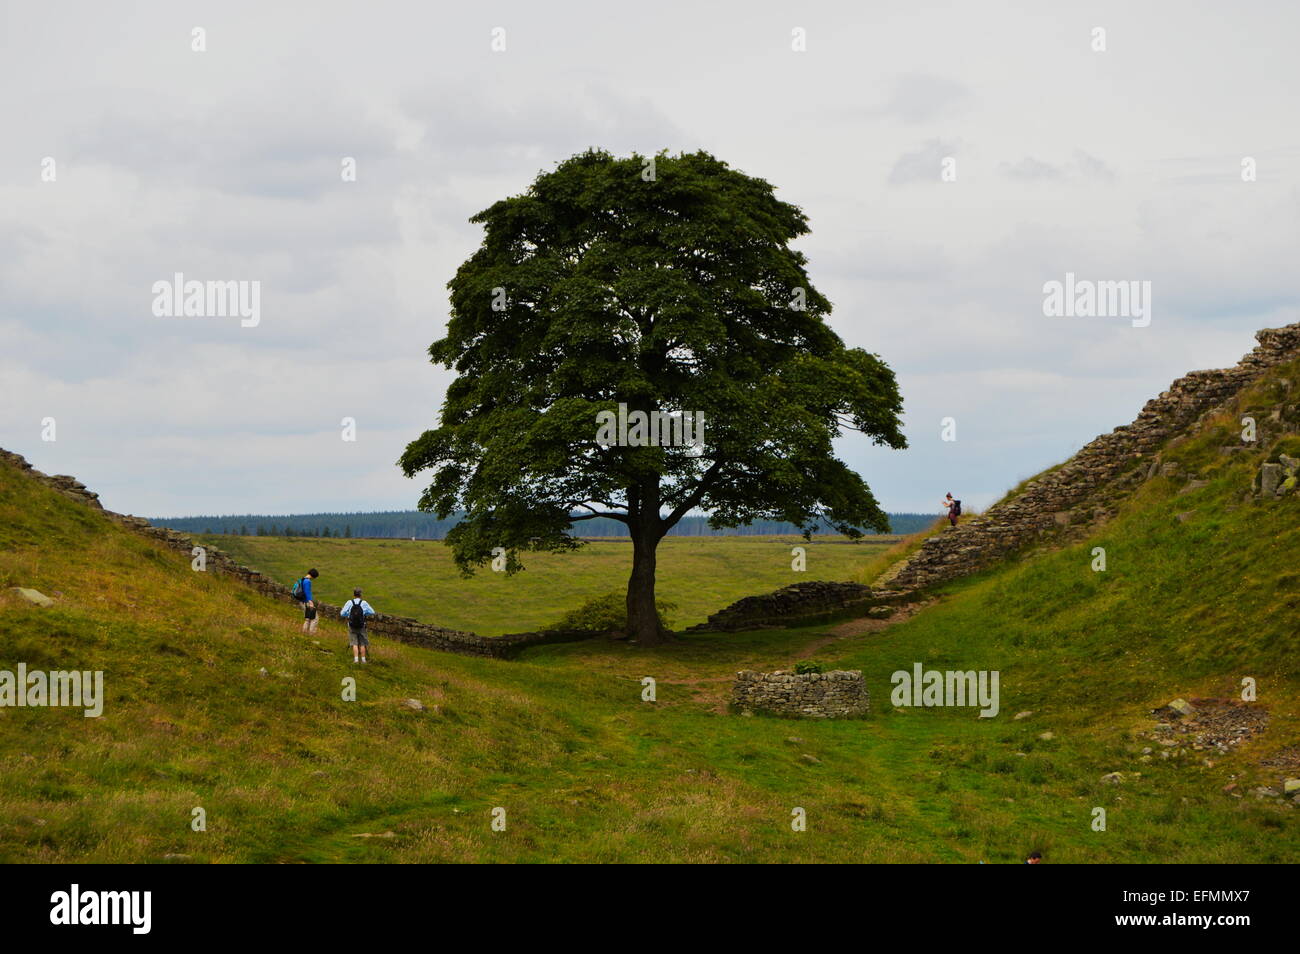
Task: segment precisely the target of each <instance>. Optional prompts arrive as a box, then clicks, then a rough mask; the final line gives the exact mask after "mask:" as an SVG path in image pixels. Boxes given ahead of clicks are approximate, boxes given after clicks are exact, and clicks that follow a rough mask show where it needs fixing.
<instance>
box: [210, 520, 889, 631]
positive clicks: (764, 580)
mask: <svg viewBox="0 0 1300 954" xmlns="http://www.w3.org/2000/svg"><path fill="white" fill-rule="evenodd" d="M196 539H198V540H200V541H201V542H206V543H209V544H211V545H212V546H216V547H219V548H220V549H222V550H225V551H226V552H227V553H229V554H230V555H231V556H232V557H234V558H235V559H236V560H238V561H239V562H240V563H243V564H245V565H246V566H251V567H253V568H254V569H257V570H261V571H262V572H263V573H266V574H268V575H269V576H272V577H274V578H275V579H279V580H282V581H283V582H284V583H285V584H286V585H288V584H290V583H292V581H293V580H294V579H295V578H296V577H297V576H299V575H301V574H302V573H304V572H305V571H306V570H307V569H309V568H310V567H313V566H314V567H316V568H317V569H318V570H320V572H321V576H320V577H319V578H318V579H317V580H316V582H315V583H314V584H313V591H314V592H315V593H317V594H318V595H319V596H320V598H321V599H323V600H324V601H326V602H328V603H334V604H336V605H341V604H342V603H343V602H344V601H346V600H347V599H348V598H349V597H350V596H351V595H352V589H353V587H354V586H360V587H361V588H362V590H363V591H364V592H365V594H366V598H367V600H369V601H370V602H371V603H372V604H373V605H374V607H375V608H376V609H378V610H379V611H380V612H386V613H396V614H397V615H399V616H413V617H415V618H416V619H419V620H423V621H424V622H426V623H435V624H437V625H440V626H448V627H451V628H452V629H463V630H470V631H473V632H477V633H480V634H482V635H484V636H500V635H502V634H503V633H519V632H527V631H529V630H534V629H541V628H544V627H547V626H550V625H553V624H554V623H556V622H557V621H558V620H559V619H560V618H561V617H562V616H564V615H565V614H566V613H568V612H570V611H571V610H575V609H577V608H578V607H580V606H581V605H582V604H583V603H585V602H587V601H588V600H590V599H593V598H595V597H598V596H602V595H604V594H606V593H610V592H616V591H618V592H621V591H624V590H626V588H627V577H628V573H629V571H630V570H631V567H632V546H631V544H630V543H629V542H627V541H626V540H594V541H592V542H590V543H588V544H587V545H586V546H584V547H582V548H580V549H578V550H576V551H574V552H572V553H561V554H556V553H530V554H523V560H524V565H525V566H526V567H527V569H525V570H524V571H523V572H521V573H517V574H515V575H514V576H512V577H507V576H506V575H505V574H504V573H494V572H492V570H491V569H490V568H487V567H485V568H483V569H481V570H478V571H476V572H475V574H474V575H473V576H472V577H469V578H465V577H462V576H461V575H460V573H459V571H457V569H456V566H455V564H454V563H453V562H452V558H451V551H450V550H449V549H448V548H447V546H446V545H444V544H443V543H442V542H441V541H435V540H421V541H411V540H333V539H315V538H312V539H292V538H290V539H284V538H281V537H230V536H211V537H203V536H200V537H197V538H196ZM897 539H898V538H897V537H893V536H882V537H867V538H864V539H863V540H862V541H859V542H857V543H854V542H850V541H847V540H845V539H844V538H842V537H827V538H821V539H818V538H814V542H812V543H808V542H805V541H804V540H803V539H802V538H801V537H797V536H791V537H747V536H731V537H665V538H664V540H663V542H662V543H660V545H659V554H658V562H657V568H658V574H657V595H658V597H659V598H660V599H663V600H667V601H669V602H671V603H674V604H676V606H677V609H675V610H674V611H673V612H672V614H671V620H672V625H673V626H674V628H678V629H681V628H685V627H687V626H691V625H694V624H695V623H702V622H704V620H705V619H706V618H707V617H708V615H709V614H710V613H715V612H717V611H718V610H720V609H722V608H723V607H724V606H727V605H729V604H731V603H734V602H735V601H736V600H738V599H740V598H741V597H744V596H752V595H754V594H756V593H766V592H769V591H771V590H774V589H777V588H778V587H782V586H788V585H789V584H791V583H798V582H800V581H801V580H810V579H814V580H848V579H850V578H851V577H853V576H854V575H855V574H856V572H857V570H858V568H859V567H860V566H861V564H862V563H863V562H864V561H865V560H868V559H870V558H871V556H872V555H873V554H875V553H879V552H881V551H883V550H885V549H887V548H888V547H889V546H890V545H891V544H893V543H894V542H895V541H896V540H897ZM796 546H802V547H804V548H805V550H806V552H807V569H806V570H805V571H802V572H797V571H795V570H793V569H791V561H792V559H793V557H792V556H791V550H792V549H793V548H794V547H796Z"/></svg>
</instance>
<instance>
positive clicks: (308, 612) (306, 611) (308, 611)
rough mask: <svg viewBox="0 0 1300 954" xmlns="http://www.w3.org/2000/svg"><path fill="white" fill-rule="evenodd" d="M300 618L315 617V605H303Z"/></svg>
mask: <svg viewBox="0 0 1300 954" xmlns="http://www.w3.org/2000/svg"><path fill="white" fill-rule="evenodd" d="M302 618H303V619H315V618H316V607H314V606H304V607H303V612H302Z"/></svg>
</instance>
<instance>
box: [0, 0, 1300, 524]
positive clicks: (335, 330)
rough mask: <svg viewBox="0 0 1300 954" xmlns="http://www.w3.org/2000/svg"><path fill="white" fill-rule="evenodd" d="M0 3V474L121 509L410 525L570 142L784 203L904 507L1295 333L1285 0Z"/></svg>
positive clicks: (1022, 467)
mask: <svg viewBox="0 0 1300 954" xmlns="http://www.w3.org/2000/svg"><path fill="white" fill-rule="evenodd" d="M619 10H622V11H623V12H621V13H619V12H616V11H619ZM0 11H2V12H0V446H3V447H4V448H6V449H9V450H13V451H17V452H19V453H22V454H24V455H25V456H26V457H27V458H28V459H29V460H31V461H32V463H33V464H34V465H35V466H36V467H38V468H40V469H42V470H45V471H47V472H51V473H71V474H74V475H76V476H77V477H78V478H79V479H81V480H83V481H85V482H86V483H87V484H88V485H89V486H90V487H91V488H92V489H94V490H97V491H98V492H99V493H100V494H101V497H102V499H103V501H104V503H105V505H106V506H108V507H110V508H112V509H114V510H119V511H124V512H133V513H137V514H144V515H151V516H179V515H188V514H215V513H246V512H263V513H292V512H298V513H301V512H306V511H317V510H377V509H407V508H411V507H414V505H415V502H416V499H417V497H418V495H419V492H420V489H421V484H420V483H419V482H416V481H408V480H407V479H406V478H404V477H403V476H402V475H401V473H400V472H399V470H398V469H397V467H396V466H395V464H394V462H395V461H396V459H397V457H398V456H399V454H400V453H401V451H402V449H403V448H404V446H405V445H406V443H407V442H408V441H410V440H411V439H413V438H414V437H416V436H418V435H419V433H420V432H421V431H422V430H424V429H425V428H427V427H431V426H433V425H434V424H435V422H436V418H437V411H438V408H439V407H440V405H441V401H442V395H443V390H444V388H445V387H446V385H447V383H448V381H449V373H448V372H446V371H444V370H442V369H441V368H435V367H434V366H432V365H431V364H429V362H428V359H427V355H426V353H425V351H426V348H427V347H428V345H429V344H430V343H431V342H432V341H433V340H435V339H436V338H438V337H441V335H442V333H443V330H444V326H445V322H446V318H447V297H446V289H445V286H446V283H447V281H448V279H449V278H450V277H451V276H452V274H453V273H454V271H455V269H456V268H457V266H458V265H459V264H460V262H462V261H463V260H464V259H465V258H466V257H468V256H469V255H470V254H471V253H472V252H473V250H474V249H475V248H476V246H477V244H478V242H479V239H480V234H481V233H480V230H479V229H478V227H476V226H472V225H470V224H469V223H468V221H467V219H468V218H469V217H470V216H471V215H472V214H474V213H475V212H478V211H479V210H481V209H483V208H486V207H487V206H488V205H490V204H491V203H492V202H494V201H496V200H497V199H500V198H502V197H505V196H507V195H514V194H518V193H519V192H521V191H523V190H525V189H526V188H527V186H528V184H529V183H530V182H531V181H532V179H533V178H534V177H535V176H536V175H537V173H538V172H540V171H543V170H547V169H550V168H552V167H553V166H554V164H555V163H556V162H558V161H560V160H562V159H564V158H566V157H568V156H570V155H572V154H574V153H577V152H580V151H583V150H584V149H586V148H588V147H590V146H597V147H602V148H605V149H608V150H610V151H613V152H615V153H618V154H627V153H630V152H632V151H637V152H641V153H646V152H655V151H657V150H660V149H668V150H671V151H673V152H678V151H683V150H685V151H692V150H696V149H706V150H708V151H710V152H712V153H713V154H714V155H716V156H718V157H719V158H721V159H723V160H725V161H726V162H728V163H729V164H730V165H732V166H733V167H735V168H737V169H740V170H741V171H743V172H746V173H749V174H751V175H756V176H760V177H762V178H765V179H767V180H768V181H770V182H772V183H773V184H775V185H776V186H777V187H778V195H779V196H780V197H781V198H782V199H784V200H786V201H788V202H792V203H794V204H796V205H799V206H800V207H802V208H803V209H804V211H805V212H806V213H807V215H808V217H809V219H810V222H811V226H812V234H811V235H810V236H807V237H806V238H805V239H803V240H802V241H801V242H800V245H799V247H800V248H802V249H803V250H804V251H805V252H806V254H807V255H808V257H809V264H810V273H811V277H812V280H813V282H814V284H815V285H816V286H817V287H818V289H819V290H820V291H821V292H822V293H823V294H824V295H826V296H827V297H828V298H829V299H830V300H831V302H832V303H833V304H834V306H835V308H834V312H833V314H832V315H831V319H830V321H831V325H832V326H833V327H834V328H835V330H836V331H837V332H838V333H839V334H840V335H841V336H842V337H843V338H844V339H845V340H846V341H847V342H848V343H849V344H850V345H852V346H858V347H863V348H866V349H868V350H869V351H872V352H875V353H877V354H879V355H881V356H882V357H883V358H884V359H885V361H886V362H888V363H889V364H890V365H891V366H892V367H893V368H894V370H895V371H896V373H897V374H898V377H899V380H900V383H901V386H902V390H903V396H904V400H905V402H906V419H905V423H906V432H907V435H908V439H909V441H910V443H911V448H910V449H909V450H906V451H901V452H900V451H887V450H881V449H877V448H872V447H870V446H868V444H867V442H866V441H865V440H864V439H861V438H859V437H857V436H856V435H853V436H848V437H846V438H845V439H843V440H842V441H841V442H840V445H839V449H840V453H841V456H842V457H843V458H844V459H845V460H846V461H848V462H849V463H850V464H851V465H852V466H854V467H855V468H857V469H858V470H860V471H861V472H862V473H863V475H864V476H865V477H866V479H867V481H868V483H869V484H870V485H871V487H872V489H873V490H874V491H875V493H876V495H877V497H878V498H879V499H880V501H881V503H882V504H883V505H884V506H885V507H886V508H887V509H890V510H895V511H900V510H936V511H937V509H938V501H939V498H940V497H941V496H942V495H943V493H944V492H945V491H949V490H951V491H952V492H953V493H954V494H955V495H957V496H958V497H961V498H963V500H964V501H965V503H966V506H967V507H968V508H970V507H980V506H984V505H987V504H988V503H991V502H992V501H993V500H995V499H996V498H997V497H998V496H1000V495H1001V493H1002V492H1003V491H1005V490H1006V489H1007V488H1008V487H1010V486H1012V485H1014V484H1015V483H1016V482H1017V481H1019V480H1020V479H1022V478H1024V477H1026V476H1029V475H1031V474H1033V473H1036V472H1037V471H1039V470H1041V469H1042V468H1044V467H1046V466H1049V465H1051V464H1053V463H1056V462H1058V461H1060V460H1061V459H1063V458H1064V457H1066V456H1068V455H1069V454H1070V453H1072V452H1073V451H1075V450H1077V449H1078V448H1079V447H1080V446H1082V445H1083V444H1084V443H1086V442H1087V441H1089V440H1091V439H1092V438H1093V437H1095V436H1097V435H1098V434H1099V433H1102V432H1105V431H1108V430H1110V429H1111V428H1113V427H1115V426H1117V425H1119V424H1124V423H1127V422H1129V421H1130V420H1132V419H1133V417H1134V416H1135V415H1136V413H1137V412H1138V410H1139V409H1140V408H1141V405H1142V404H1143V402H1144V401H1145V400H1147V399H1148V398H1150V397H1153V396H1154V395H1156V394H1157V393H1159V392H1160V391H1161V390H1163V389H1164V388H1165V387H1166V386H1167V385H1168V384H1169V382H1170V381H1171V380H1173V379H1174V378H1176V377H1178V376H1180V375H1181V374H1183V373H1185V372H1187V371H1189V370H1192V369H1196V368H1204V367H1222V366H1227V365H1231V364H1233V363H1235V362H1236V361H1237V360H1238V359H1239V358H1240V356H1241V355H1242V354H1243V353H1244V352H1246V351H1248V350H1249V349H1250V348H1251V347H1252V346H1253V344H1254V342H1253V333H1254V331H1255V330H1256V329H1258V328H1263V327H1273V326H1277V325H1283V324H1288V323H1291V322H1295V321H1300V304H1298V303H1300V288H1298V285H1300V268H1298V267H1297V251H1300V185H1298V182H1300V174H1298V171H1297V170H1300V127H1298V126H1297V123H1296V117H1297V115H1300V109H1298V108H1297V98H1298V93H1300V82H1298V81H1300V56H1297V50H1296V37H1297V36H1300V29H1298V28H1300V8H1298V7H1297V5H1295V4H1293V3H1289V2H1278V3H1249V2H1247V3H1237V4H1231V5H1228V4H1210V3H1204V4H1202V3H1189V2H1170V3H1141V4H1134V3H1131V2H1127V3H1114V4H1110V3H1077V4H1058V3H1052V4H1044V3H1040V2H1025V3H1006V4H1002V3H998V4H991V3H990V4H978V3H952V4H946V3H932V4H926V3H908V4H864V3H860V2H843V3H839V2H835V3H832V2H816V3H810V2H806V0H804V2H786V3H755V2H744V3H700V2H690V3H684V2H661V3H656V4H615V3H611V2H608V0H605V2H592V3H567V2H548V3H544V4H543V3H538V2H536V0H531V2H524V3H463V4H450V3H416V2H404V3H396V2H391V3H385V2H374V0H368V2H365V3H360V2H357V3H346V4H343V3H338V4H326V3H316V2H313V3H307V2H301V3H295V4H289V3H283V4H267V3H264V2H257V3H240V2H228V0H227V2H221V3H161V2H160V3H117V2H115V3H112V4H106V3H99V2H83V3H61V4H57V5H55V4H49V3H46V2H24V0H14V2H10V0H0ZM196 27H200V28H202V29H203V30H204V31H205V39H206V51H204V52H195V51H194V50H193V49H192V44H193V34H192V30H193V29H194V28H196ZM496 27H501V28H504V30H505V34H504V36H505V46H506V48H505V50H504V51H501V52H494V51H493V50H492V48H491V46H492V41H493V34H492V31H493V28H496ZM1097 27H1101V28H1103V29H1104V30H1105V47H1106V48H1105V50H1104V51H1101V52H1099V51H1097V50H1095V49H1094V46H1095V45H1096V43H1097V41H1096V38H1095V37H1096V34H1095V33H1094V29H1095V28H1097ZM796 28H801V29H802V30H804V31H805V35H806V50H805V51H803V52H798V51H795V50H793V49H792V31H793V30H795V29H796ZM47 157H50V158H53V160H54V171H55V175H56V178H55V179H54V181H43V177H42V174H43V170H45V169H46V168H47V165H48V164H46V163H45V162H44V161H45V160H46V158H47ZM343 157H354V158H355V159H356V163H357V178H356V181H355V182H345V181H343V180H342V177H341V175H340V168H341V162H342V160H343ZM945 157H953V158H954V159H955V160H956V176H957V177H956V180H955V181H948V182H945V181H941V177H940V173H941V164H942V162H943V159H944V158H945ZM1246 157H1250V158H1252V159H1253V160H1254V161H1255V164H1256V170H1257V178H1256V180H1255V181H1253V182H1245V181H1243V179H1242V161H1243V159H1244V158H1246ZM176 272H181V273H183V274H184V275H185V276H186V277H187V278H194V279H200V280H209V279H214V280H218V279H219V280H227V279H231V280H257V281H260V282H261V321H260V324H258V325H257V326H256V327H241V324H240V321H239V319H238V318H216V319H207V318H183V317H182V318H168V317H163V318H160V317H156V316H155V315H154V314H153V312H152V309H151V306H152V303H153V298H154V293H153V290H152V288H153V284H154V282H156V281H159V280H170V278H171V277H172V275H173V274H174V273H176ZM1067 272H1073V273H1075V274H1076V275H1077V276H1078V277H1079V278H1081V279H1092V280H1109V281H1118V280H1146V281H1150V282H1151V283H1152V284H1151V288H1152V309H1151V321H1150V324H1149V326H1147V327H1134V325H1133V323H1132V322H1131V321H1128V320H1124V319H1123V318H1105V319H1103V318H1094V319H1086V318H1048V317H1045V316H1044V313H1043V297H1044V296H1043V285H1044V283H1045V282H1048V281H1052V280H1063V279H1064V276H1065V274H1066V273H1067ZM344 417H353V418H355V419H356V422H357V440H356V441H355V442H351V443H348V442H344V441H343V440H342V439H341V437H340V432H341V426H340V421H341V420H342V418H344ZM945 417H953V418H955V419H956V437H957V439H956V440H955V441H951V442H947V441H943V440H941V420H942V419H943V418H945ZM45 418H54V419H55V422H56V424H55V426H56V431H55V435H56V440H54V441H52V442H50V441H45V440H42V421H43V419H45Z"/></svg>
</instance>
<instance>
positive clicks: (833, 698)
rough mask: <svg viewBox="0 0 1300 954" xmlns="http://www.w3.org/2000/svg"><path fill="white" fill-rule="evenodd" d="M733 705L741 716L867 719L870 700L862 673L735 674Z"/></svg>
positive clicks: (841, 671) (778, 672) (836, 671)
mask: <svg viewBox="0 0 1300 954" xmlns="http://www.w3.org/2000/svg"><path fill="white" fill-rule="evenodd" d="M731 704H732V705H733V706H735V707H736V708H737V709H739V710H740V711H742V712H766V713H769V714H772V715H780V716H791V717H794V718H801V719H844V718H851V717H853V716H864V715H866V714H867V712H868V711H869V710H870V708H871V696H870V694H869V693H868V692H867V687H866V684H865V683H863V681H862V671H861V670H857V669H853V670H844V669H837V670H834V671H832V672H808V673H793V672H783V671H777V672H754V671H752V670H748V669H746V670H742V671H741V672H738V673H736V681H735V683H734V685H733V686H732V688H731Z"/></svg>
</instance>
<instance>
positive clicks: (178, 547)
mask: <svg viewBox="0 0 1300 954" xmlns="http://www.w3.org/2000/svg"><path fill="white" fill-rule="evenodd" d="M0 464H7V465H9V466H11V467H15V468H17V469H19V470H21V471H23V472H24V473H26V474H27V475H28V476H29V477H32V478H33V479H34V480H36V481H38V482H40V483H42V484H44V485H46V486H47V487H51V488H53V489H54V490H57V491H58V492H59V493H61V494H63V495H64V496H65V497H68V498H70V499H72V500H75V501H77V502H78V503H82V504H86V505H87V506H90V507H94V508H95V509H96V510H99V511H101V512H102V513H103V514H104V516H105V517H107V518H108V519H110V520H112V521H114V522H115V523H118V524H120V525H121V526H123V527H125V528H126V529H128V530H130V531H132V532H134V533H138V534H141V535H142V536H146V537H149V538H151V539H153V540H155V541H157V542H158V543H159V544H161V545H162V546H164V547H166V548H168V549H170V550H175V551H177V552H178V553H180V554H182V555H183V556H184V557H185V559H186V560H187V561H188V560H192V559H193V558H194V549H195V547H196V546H199V544H196V543H195V542H194V540H193V539H192V538H190V537H188V536H186V535H185V534H183V533H181V532H180V531H178V530H170V529H168V528H166V527H155V526H153V525H151V524H150V523H149V521H148V520H145V519H144V518H143V517H135V516H132V515H130V514H120V513H114V512H113V511H111V510H105V509H104V507H103V505H102V504H100V502H99V495H98V494H95V493H92V492H91V491H89V490H87V489H86V485H85V484H83V483H81V482H80V481H78V480H75V479H73V478H72V477H68V476H65V475H57V476H50V475H49V474H43V473H41V472H40V471H39V470H36V469H35V468H34V467H32V465H31V464H29V463H28V462H27V460H26V459H25V458H23V457H22V456H21V455H20V454H14V453H11V452H9V451H6V450H3V449H0ZM203 561H204V571H203V572H207V573H220V574H222V575H224V576H230V577H234V578H235V579H237V580H238V581H239V582H240V583H242V584H244V585H245V586H248V587H250V588H252V589H254V590H256V591H257V592H259V593H261V594H262V595H263V596H267V597H270V598H271V599H276V600H280V601H281V602H284V603H293V604H294V605H295V606H296V605H298V604H297V603H296V601H295V600H294V598H293V595H292V593H291V592H290V589H289V587H287V586H285V585H284V584H283V583H279V582H277V581H276V580H273V579H271V578H270V577H268V576H266V575H264V574H262V573H259V572H258V571H257V570H254V569H250V568H249V567H246V566H243V565H242V564H239V563H237V562H235V560H234V559H233V558H231V557H230V555H229V554H227V553H225V552H223V551H221V550H219V549H217V548H216V547H209V546H205V547H203ZM316 606H317V610H318V612H319V613H320V615H321V617H322V618H323V619H339V612H340V610H341V607H338V606H331V605H330V604H328V603H317V604H316ZM366 631H367V633H369V634H370V635H373V636H380V637H384V638H387V639H392V640H394V641H396V642H401V643H409V644H411V645H413V646H420V647H423V648H425V649H437V650H441V651H443V652H451V653H459V654H461V655H464V656H490V657H494V658H497V659H509V658H511V657H513V656H516V655H518V654H519V653H520V652H522V651H523V650H524V649H527V648H528V647H530V646H540V645H545V644H550V643H564V642H576V641H578V640H582V639H590V638H592V634H591V633H589V632H586V631H581V632H579V631H569V630H542V631H539V632H532V633H510V634H508V635H505V636H480V635H478V634H477V633H467V632H461V631H460V630H455V629H446V628H444V627H441V626H433V625H431V624H429V623H422V622H420V621H419V620H417V619H411V618H409V617H406V616H390V615H387V614H385V613H380V614H378V615H377V616H375V617H373V618H372V619H370V620H369V621H368V622H367V625H366Z"/></svg>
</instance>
